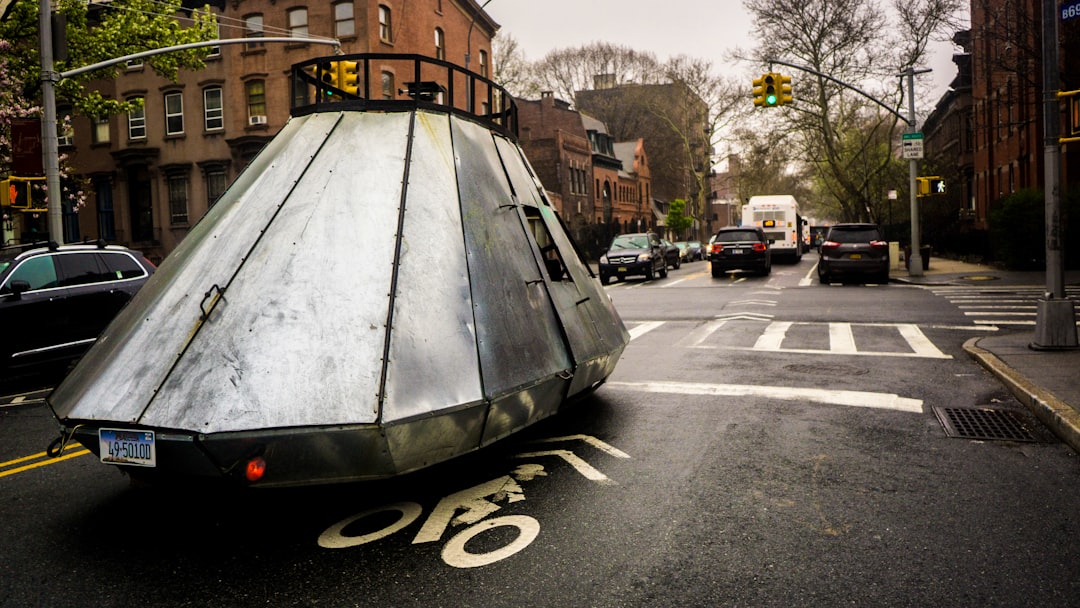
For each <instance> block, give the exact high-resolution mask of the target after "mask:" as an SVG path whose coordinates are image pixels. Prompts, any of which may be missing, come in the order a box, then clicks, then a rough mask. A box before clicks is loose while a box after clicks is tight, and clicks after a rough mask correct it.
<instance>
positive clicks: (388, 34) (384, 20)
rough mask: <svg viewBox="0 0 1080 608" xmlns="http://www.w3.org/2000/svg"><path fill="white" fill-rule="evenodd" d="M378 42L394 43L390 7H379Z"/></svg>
mask: <svg viewBox="0 0 1080 608" xmlns="http://www.w3.org/2000/svg"><path fill="white" fill-rule="evenodd" d="M379 40H382V41H383V42H393V41H394V28H393V22H392V21H391V20H390V7H389V6H386V5H383V4H380V5H379Z"/></svg>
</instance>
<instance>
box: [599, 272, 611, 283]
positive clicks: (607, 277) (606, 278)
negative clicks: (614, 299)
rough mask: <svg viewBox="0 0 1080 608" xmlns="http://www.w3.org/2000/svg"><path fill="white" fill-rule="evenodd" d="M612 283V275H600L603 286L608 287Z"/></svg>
mask: <svg viewBox="0 0 1080 608" xmlns="http://www.w3.org/2000/svg"><path fill="white" fill-rule="evenodd" d="M610 281H611V275H610V274H603V273H601V274H600V284H601V285H607V284H608V282H610Z"/></svg>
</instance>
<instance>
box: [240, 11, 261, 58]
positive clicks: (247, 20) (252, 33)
mask: <svg viewBox="0 0 1080 608" xmlns="http://www.w3.org/2000/svg"><path fill="white" fill-rule="evenodd" d="M244 37H245V38H262V37H263V16H262V15H260V14H255V15H248V16H247V17H244ZM262 45H263V44H262V43H261V42H249V43H247V44H246V45H245V46H246V47H247V48H249V49H251V48H255V47H260V46H262Z"/></svg>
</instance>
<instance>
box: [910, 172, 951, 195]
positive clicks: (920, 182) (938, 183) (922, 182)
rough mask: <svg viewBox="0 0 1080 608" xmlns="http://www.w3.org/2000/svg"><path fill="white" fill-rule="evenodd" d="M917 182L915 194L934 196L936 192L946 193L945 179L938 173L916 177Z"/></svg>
mask: <svg viewBox="0 0 1080 608" xmlns="http://www.w3.org/2000/svg"><path fill="white" fill-rule="evenodd" d="M915 184H916V186H917V189H916V191H915V194H916V195H917V196H933V195H935V194H945V180H944V179H942V178H941V177H939V176H937V175H933V176H929V177H916V178H915Z"/></svg>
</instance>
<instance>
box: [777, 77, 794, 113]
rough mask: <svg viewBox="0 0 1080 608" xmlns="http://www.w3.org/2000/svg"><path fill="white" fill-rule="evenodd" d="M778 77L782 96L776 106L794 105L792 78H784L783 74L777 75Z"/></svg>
mask: <svg viewBox="0 0 1080 608" xmlns="http://www.w3.org/2000/svg"><path fill="white" fill-rule="evenodd" d="M776 76H777V78H778V79H779V80H780V96H779V97H778V98H777V99H776V105H778V106H782V105H785V104H789V103H792V102H793V101H794V99H793V98H792V96H791V76H784V75H783V74H777V75H776Z"/></svg>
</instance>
